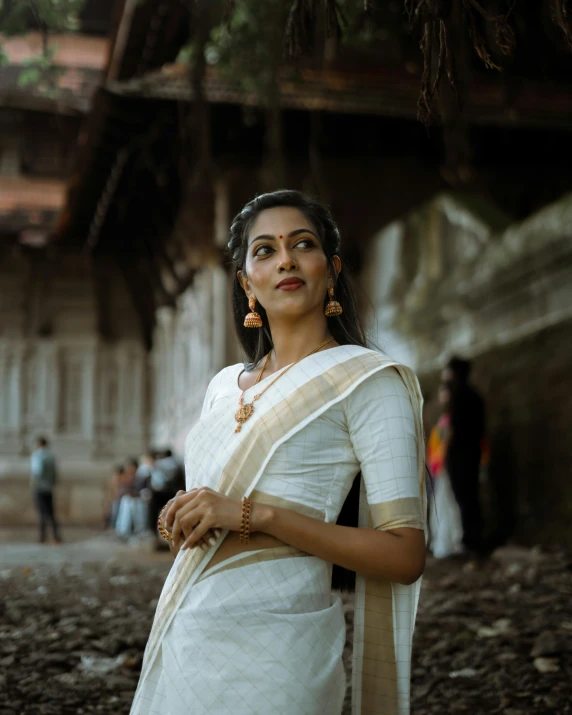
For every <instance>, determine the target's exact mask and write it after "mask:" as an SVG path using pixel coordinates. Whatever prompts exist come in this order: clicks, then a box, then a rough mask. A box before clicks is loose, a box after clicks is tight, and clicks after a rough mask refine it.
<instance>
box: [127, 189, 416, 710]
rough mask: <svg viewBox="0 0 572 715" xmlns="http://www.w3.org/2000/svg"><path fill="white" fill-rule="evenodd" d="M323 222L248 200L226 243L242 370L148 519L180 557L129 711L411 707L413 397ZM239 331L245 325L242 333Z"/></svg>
mask: <svg viewBox="0 0 572 715" xmlns="http://www.w3.org/2000/svg"><path fill="white" fill-rule="evenodd" d="M339 247H340V235H339V232H338V229H337V227H336V225H335V223H334V221H333V219H332V217H331V215H330V213H329V211H328V210H327V209H326V208H325V207H323V206H322V205H320V204H319V203H317V202H315V201H313V200H311V199H309V198H307V197H305V196H304V195H302V194H300V193H299V192H296V191H286V190H283V191H278V192H274V193H270V194H263V195H261V196H258V197H257V198H255V199H254V200H253V201H251V202H249V203H248V204H247V205H246V206H245V207H244V208H243V209H242V211H241V212H240V213H239V214H238V215H237V216H236V218H235V219H234V221H233V224H232V226H231V230H230V241H229V250H230V254H231V257H232V261H233V267H234V269H235V276H236V278H235V283H234V287H233V309H234V317H235V324H236V327H237V333H238V337H239V340H240V342H241V344H242V347H243V348H244V351H245V353H246V355H247V362H246V364H245V365H243V364H242V363H241V364H238V365H232V366H230V367H227V368H225V369H224V370H222V371H221V372H219V373H218V374H217V375H216V376H215V377H214V378H213V380H212V381H211V383H210V385H209V387H208V390H207V393H206V397H205V400H204V406H203V410H202V414H201V416H200V419H199V420H198V422H197V423H196V424H195V425H194V427H193V428H192V429H191V431H190V433H189V435H188V437H187V440H186V449H185V469H186V487H187V490H186V491H185V492H179V493H178V495H177V496H176V497H175V498H174V499H173V500H171V501H170V502H169V503H168V504H167V505H166V508H165V509H164V510H163V512H162V514H161V515H160V522H161V523H160V530H162V533H163V534H164V535H165V536H166V538H168V539H169V540H170V544H171V549H172V551H173V553H174V554H175V557H176V558H175V562H174V565H173V568H172V570H171V572H170V574H169V576H168V578H167V581H166V583H165V585H164V588H163V591H162V594H161V597H160V599H159V603H158V606H157V611H156V614H155V619H154V622H153V627H152V630H151V635H150V637H149V641H148V643H147V648H146V651H145V657H144V660H143V666H142V672H141V677H140V680H139V685H138V688H137V692H136V694H135V698H134V701H133V705H132V709H131V715H159V714H160V715H191V714H192V715H206V714H207V713H208V714H209V715H222V714H223V713H225V714H226V713H232V714H233V715H255V714H259V715H270V714H273V713H277V714H280V715H318V714H319V715H326V714H327V715H339V714H340V713H341V712H342V708H343V702H344V697H345V693H346V678H345V674H344V668H343V661H342V652H343V648H344V643H345V639H346V635H345V623H344V616H343V609H342V604H341V599H340V596H339V593H336V592H335V591H334V592H332V586H333V587H334V588H340V587H344V586H347V585H348V583H349V582H351V581H352V580H353V581H354V582H355V617H354V649H353V668H352V712H353V713H354V714H355V715H365V714H366V713H367V714H368V715H370V714H372V715H375V714H379V715H382V714H383V715H405V713H408V712H409V699H410V693H409V691H410V686H409V681H410V663H411V643H412V636H413V629H414V624H415V616H416V610H417V602H418V597H419V589H420V577H421V574H422V572H423V569H424V564H425V543H426V533H425V532H426V523H425V522H426V519H425V514H426V499H425V493H424V467H425V465H424V462H425V446H424V440H423V427H422V415H421V408H422V397H421V393H420V390H419V385H418V382H417V379H416V377H415V375H414V374H413V373H412V372H411V370H410V369H408V368H407V367H405V366H403V365H401V364H399V363H397V362H396V361H394V360H392V359H390V358H389V357H388V356H387V355H384V354H383V353H380V352H377V351H374V350H370V349H368V348H367V347H366V341H365V337H364V333H363V329H362V328H361V325H360V322H359V319H358V316H357V311H356V308H355V302H354V299H353V295H352V292H351V289H350V285H349V283H348V280H347V278H346V276H345V274H344V272H343V271H342V266H341V261H340V259H339V257H338V253H339ZM243 321H244V322H243Z"/></svg>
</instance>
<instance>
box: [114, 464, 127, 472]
mask: <svg viewBox="0 0 572 715" xmlns="http://www.w3.org/2000/svg"><path fill="white" fill-rule="evenodd" d="M113 472H114V473H115V474H125V467H124V466H123V465H122V464H116V465H115V467H114V468H113Z"/></svg>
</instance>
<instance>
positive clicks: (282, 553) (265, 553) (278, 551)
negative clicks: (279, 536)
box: [195, 544, 310, 583]
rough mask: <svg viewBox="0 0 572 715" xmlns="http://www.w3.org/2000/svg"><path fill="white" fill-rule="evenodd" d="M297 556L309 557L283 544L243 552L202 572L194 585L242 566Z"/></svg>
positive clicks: (303, 552)
mask: <svg viewBox="0 0 572 715" xmlns="http://www.w3.org/2000/svg"><path fill="white" fill-rule="evenodd" d="M299 556H310V554H308V553H306V552H305V551H300V549H297V548H295V547H294V546H288V544H284V546H269V547H268V548H266V549H260V551H250V552H249V551H243V552H242V553H241V554H236V555H235V556H231V558H230V559H227V560H226V561H221V563H220V564H217V565H216V566H213V567H212V569H209V570H208V571H204V572H203V573H202V574H201V575H200V576H199V578H198V579H197V580H196V581H195V583H202V582H203V581H206V579H207V578H210V577H211V576H216V575H217V574H219V573H223V572H224V571H231V570H232V569H236V568H242V567H243V566H251V565H252V564H261V563H264V562H265V561H279V560H280V559H291V558H297V557H299Z"/></svg>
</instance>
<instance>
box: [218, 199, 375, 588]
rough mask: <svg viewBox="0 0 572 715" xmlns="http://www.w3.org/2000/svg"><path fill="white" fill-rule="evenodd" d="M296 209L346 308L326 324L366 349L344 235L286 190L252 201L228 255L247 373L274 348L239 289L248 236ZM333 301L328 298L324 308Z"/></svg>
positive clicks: (350, 519) (349, 574) (348, 505)
mask: <svg viewBox="0 0 572 715" xmlns="http://www.w3.org/2000/svg"><path fill="white" fill-rule="evenodd" d="M282 206H284V207H289V208H296V209H298V210H299V211H300V212H301V213H303V214H304V216H305V217H306V219H307V220H308V221H309V222H310V223H311V224H312V226H313V227H314V228H315V229H316V233H317V234H318V238H319V240H320V244H321V246H322V249H323V251H324V253H325V254H326V258H327V261H328V266H329V268H330V270H331V272H332V275H333V276H335V279H336V282H335V299H336V300H337V301H339V303H341V305H342V307H343V313H342V314H341V315H340V316H335V317H330V318H327V321H328V329H329V331H330V333H331V335H332V336H333V337H334V339H335V340H336V341H337V342H338V343H339V344H340V345H362V346H363V347H367V340H366V337H365V331H364V329H363V326H362V323H361V320H360V318H359V315H358V312H357V307H356V301H355V298H354V293H353V290H352V287H351V283H350V280H349V277H348V276H347V275H346V273H345V272H343V271H342V272H341V273H340V274H339V275H338V274H337V273H336V268H335V265H334V260H333V258H334V256H336V255H338V252H339V250H340V232H339V230H338V227H337V226H336V223H335V221H334V219H333V218H332V215H331V213H330V211H329V209H328V208H327V207H326V206H324V205H323V204H321V203H320V202H319V201H316V200H315V199H313V198H311V197H309V196H306V195H304V194H302V193H301V192H300V191H291V190H287V189H281V190H280V191H273V192H272V193H268V194H261V195H260V196H257V197H256V198H254V199H252V201H249V202H248V203H247V204H246V206H244V208H243V209H242V210H241V211H240V212H239V213H238V214H237V215H236V216H235V217H234V220H233V222H232V225H231V227H230V238H229V242H228V250H229V254H230V259H231V268H232V270H233V285H232V307H233V314H234V325H235V329H236V333H237V336H238V339H239V341H240V344H241V345H242V347H243V349H244V352H245V353H246V356H247V358H248V361H247V363H246V365H245V367H246V369H247V370H250V369H252V368H254V367H255V366H256V365H257V364H258V363H259V362H260V360H261V359H262V358H263V357H264V355H266V354H267V353H268V352H269V351H270V350H271V349H272V347H273V343H272V335H271V334H270V327H269V324H268V317H267V315H266V311H265V310H264V307H263V306H262V305H260V304H258V305H257V307H256V310H257V312H258V313H259V314H260V316H261V318H262V328H260V329H257V330H252V328H245V327H244V316H245V315H246V313H248V312H249V307H248V298H247V297H246V294H245V292H244V290H243V288H242V286H241V285H240V282H239V280H238V276H237V273H238V271H243V270H244V267H245V264H246V256H247V249H248V233H249V231H250V228H251V227H252V224H253V223H254V221H255V219H256V218H257V217H258V216H259V214H260V213H262V211H266V210H267V209H273V208H277V207H282ZM327 300H328V297H327V296H324V307H325V306H326V302H327ZM360 478H361V474H358V475H357V476H356V478H355V479H354V483H353V484H352V487H351V489H350V492H349V494H348V496H347V498H346V500H345V502H344V504H343V506H342V509H341V512H340V515H339V517H338V521H337V523H338V524H340V525H343V526H357V525H358V512H359V485H360ZM332 588H334V589H337V590H345V591H353V590H355V572H354V571H348V570H347V569H344V568H342V567H341V566H337V565H335V564H334V567H333V570H332Z"/></svg>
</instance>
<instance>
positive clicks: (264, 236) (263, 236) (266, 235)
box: [250, 228, 318, 243]
mask: <svg viewBox="0 0 572 715" xmlns="http://www.w3.org/2000/svg"><path fill="white" fill-rule="evenodd" d="M300 233H311V234H312V236H314V237H315V238H318V236H317V235H316V234H315V233H314V231H312V229H311V228H296V229H294V231H290V233H289V234H288V238H294V236H297V235H298V234H300ZM261 239H264V240H265V241H275V240H276V236H272V235H270V234H269V233H261V234H260V235H259V236H255V237H254V238H253V239H252V240H251V241H250V243H254V241H259V240H261Z"/></svg>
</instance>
